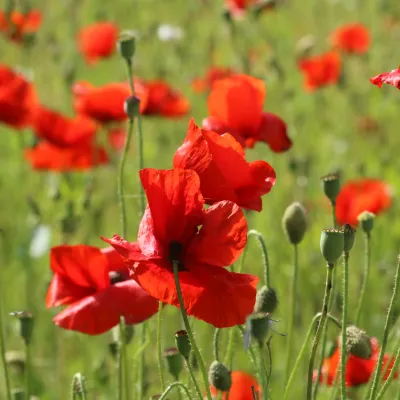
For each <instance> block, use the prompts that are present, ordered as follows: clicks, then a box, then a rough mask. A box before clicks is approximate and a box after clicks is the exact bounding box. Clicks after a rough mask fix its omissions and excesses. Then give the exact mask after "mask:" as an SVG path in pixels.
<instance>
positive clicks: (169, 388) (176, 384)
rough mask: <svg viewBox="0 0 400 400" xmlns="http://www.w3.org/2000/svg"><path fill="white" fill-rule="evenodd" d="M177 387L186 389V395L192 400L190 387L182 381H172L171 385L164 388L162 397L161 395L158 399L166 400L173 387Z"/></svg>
mask: <svg viewBox="0 0 400 400" xmlns="http://www.w3.org/2000/svg"><path fill="white" fill-rule="evenodd" d="M176 387H178V388H182V389H183V390H184V392H185V394H186V396H187V399H189V400H192V396H191V395H190V393H189V390H188V388H187V387H186V386H185V385H184V384H183V383H180V382H174V383H172V384H171V385H169V386H168V387H167V388H166V389H165V390H164V393H163V394H162V395H161V397H159V399H158V400H164V399H166V398H167V397H166V396H167V395H168V393H169V392H170V391H171V390H172V389H174V388H176Z"/></svg>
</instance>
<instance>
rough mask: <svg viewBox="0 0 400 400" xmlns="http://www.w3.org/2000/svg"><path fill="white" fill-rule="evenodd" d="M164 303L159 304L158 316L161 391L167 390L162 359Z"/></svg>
mask: <svg viewBox="0 0 400 400" xmlns="http://www.w3.org/2000/svg"><path fill="white" fill-rule="evenodd" d="M162 311H163V303H162V302H161V301H159V302H158V315H157V359H158V374H159V375H160V382H161V389H162V390H163V391H164V390H165V379H164V363H163V359H162V346H161V322H162Z"/></svg>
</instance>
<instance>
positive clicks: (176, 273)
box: [173, 261, 212, 400]
mask: <svg viewBox="0 0 400 400" xmlns="http://www.w3.org/2000/svg"><path fill="white" fill-rule="evenodd" d="M173 270H174V279H175V286H176V293H177V296H178V300H179V306H180V309H181V314H182V319H183V322H184V324H185V329H186V331H187V334H188V336H189V340H190V343H191V345H192V348H193V351H194V354H195V355H196V358H197V361H198V363H199V366H200V371H201V374H202V375H203V381H204V385H205V389H206V394H207V399H208V400H212V397H211V392H210V385H209V383H208V377H207V371H206V367H205V365H204V361H203V358H202V357H201V354H200V350H199V348H198V347H197V344H196V341H195V340H194V336H193V332H192V328H191V327H190V323H189V319H188V317H187V314H186V309H185V303H184V302H183V297H182V291H181V285H180V283H179V271H178V263H177V262H176V261H174V262H173Z"/></svg>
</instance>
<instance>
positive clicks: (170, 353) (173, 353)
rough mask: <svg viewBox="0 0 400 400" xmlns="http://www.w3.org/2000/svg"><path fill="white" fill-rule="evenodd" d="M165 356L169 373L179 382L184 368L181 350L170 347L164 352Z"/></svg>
mask: <svg viewBox="0 0 400 400" xmlns="http://www.w3.org/2000/svg"><path fill="white" fill-rule="evenodd" d="M163 356H164V360H165V365H166V367H167V370H168V372H169V373H170V374H171V375H172V376H173V377H174V379H175V380H176V381H178V380H179V374H180V373H181V371H182V368H183V363H182V356H181V354H180V353H179V350H178V349H177V348H176V347H170V348H169V349H166V350H164V353H163Z"/></svg>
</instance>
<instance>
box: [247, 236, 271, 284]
mask: <svg viewBox="0 0 400 400" xmlns="http://www.w3.org/2000/svg"><path fill="white" fill-rule="evenodd" d="M250 236H254V237H255V238H257V240H258V243H259V245H260V247H261V251H262V256H263V266H264V283H265V286H267V287H271V274H270V266H269V259H268V250H267V245H266V243H265V240H264V236H263V235H262V234H261V233H260V232H258V231H256V230H254V229H252V230H250V231H249V232H248V233H247V237H248V238H249V237H250Z"/></svg>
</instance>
